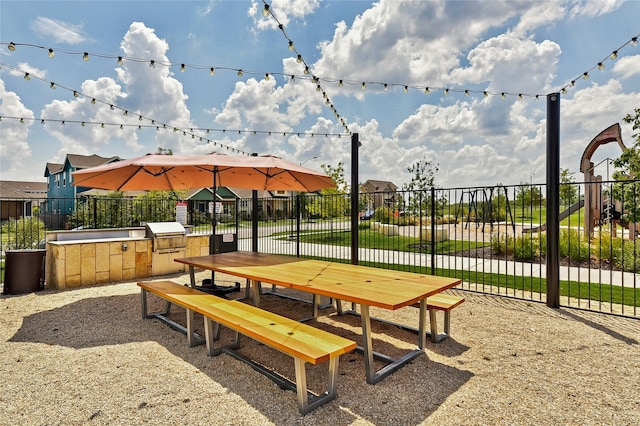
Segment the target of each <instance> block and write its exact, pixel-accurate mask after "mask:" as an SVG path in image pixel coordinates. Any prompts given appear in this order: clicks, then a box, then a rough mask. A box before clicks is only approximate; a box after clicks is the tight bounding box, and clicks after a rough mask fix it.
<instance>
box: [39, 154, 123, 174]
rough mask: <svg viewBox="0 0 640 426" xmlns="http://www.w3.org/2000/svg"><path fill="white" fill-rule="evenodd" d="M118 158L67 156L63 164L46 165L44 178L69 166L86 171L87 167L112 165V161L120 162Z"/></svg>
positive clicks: (94, 155)
mask: <svg viewBox="0 0 640 426" xmlns="http://www.w3.org/2000/svg"><path fill="white" fill-rule="evenodd" d="M120 160H122V158H120V157H117V156H116V157H101V156H99V155H96V154H93V155H80V154H67V157H66V158H65V160H64V163H63V164H58V163H47V166H46V168H45V171H44V176H45V177H48V176H50V175H53V174H56V173H60V172H61V171H63V170H64V168H65V166H66V165H67V164H69V166H71V168H73V169H74V170H80V169H86V168H89V167H95V166H100V165H102V164H107V163H113V162H114V161H120Z"/></svg>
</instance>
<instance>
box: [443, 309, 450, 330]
mask: <svg viewBox="0 0 640 426" xmlns="http://www.w3.org/2000/svg"><path fill="white" fill-rule="evenodd" d="M444 334H446V335H447V336H450V335H451V311H445V312H444Z"/></svg>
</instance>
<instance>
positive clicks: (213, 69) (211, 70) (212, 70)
mask: <svg viewBox="0 0 640 426" xmlns="http://www.w3.org/2000/svg"><path fill="white" fill-rule="evenodd" d="M215 74H216V70H215V68H213V67H211V68H210V69H209V75H215Z"/></svg>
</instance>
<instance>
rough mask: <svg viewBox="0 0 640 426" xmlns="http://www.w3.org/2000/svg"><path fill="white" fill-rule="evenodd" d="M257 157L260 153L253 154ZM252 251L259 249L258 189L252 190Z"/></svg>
mask: <svg viewBox="0 0 640 426" xmlns="http://www.w3.org/2000/svg"><path fill="white" fill-rule="evenodd" d="M251 155H252V156H253V157H257V156H258V153H257V152H254V153H253V154H251ZM251 251H253V252H257V251H258V191H257V190H255V189H254V190H253V191H251Z"/></svg>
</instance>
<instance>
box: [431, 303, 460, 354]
mask: <svg viewBox="0 0 640 426" xmlns="http://www.w3.org/2000/svg"><path fill="white" fill-rule="evenodd" d="M462 302H464V298H463V297H460V296H454V295H451V294H444V293H438V294H436V295H433V296H430V297H428V298H427V310H428V311H429V323H430V326H431V333H430V334H431V341H432V342H434V343H438V342H441V341H443V340H444V339H446V338H447V337H449V336H450V334H451V310H452V309H453V308H455V307H456V306H458V305H460V304H461V303H462ZM436 311H443V312H444V332H443V333H440V334H438V324H437V319H436Z"/></svg>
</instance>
